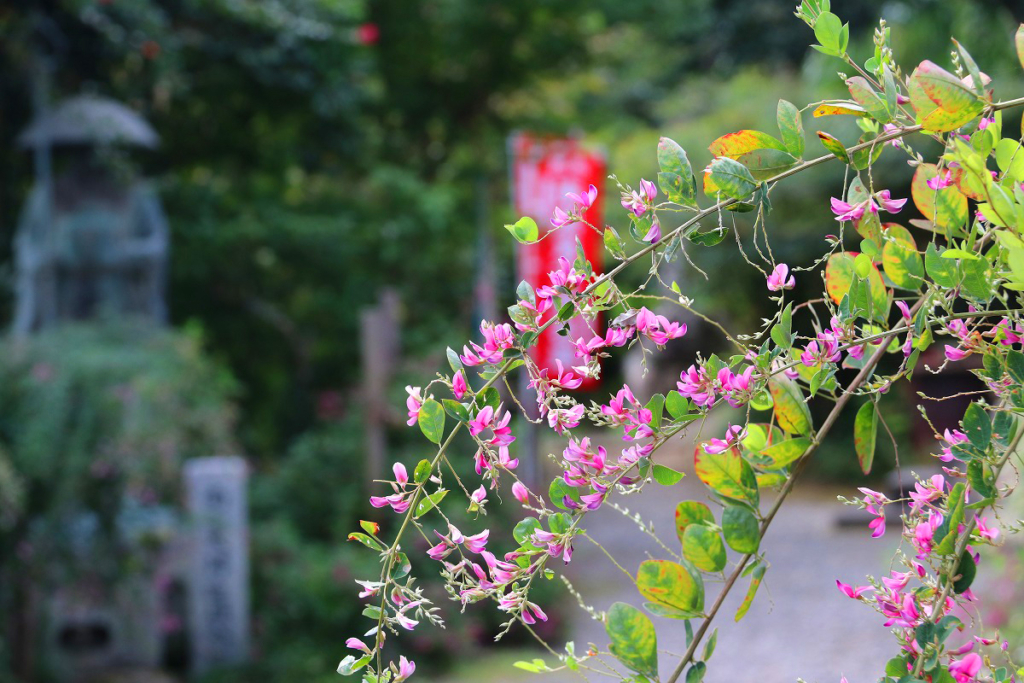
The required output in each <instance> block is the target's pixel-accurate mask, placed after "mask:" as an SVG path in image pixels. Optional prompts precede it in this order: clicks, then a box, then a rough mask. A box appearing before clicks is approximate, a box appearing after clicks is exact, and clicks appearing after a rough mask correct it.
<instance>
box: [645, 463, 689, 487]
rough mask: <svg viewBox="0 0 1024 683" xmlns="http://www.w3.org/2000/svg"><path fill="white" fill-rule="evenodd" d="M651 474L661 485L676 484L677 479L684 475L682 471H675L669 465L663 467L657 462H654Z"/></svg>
mask: <svg viewBox="0 0 1024 683" xmlns="http://www.w3.org/2000/svg"><path fill="white" fill-rule="evenodd" d="M652 475H653V476H654V481H656V482H658V483H659V484H661V485H662V486H672V485H673V484H678V483H679V480H680V479H682V478H683V477H684V476H686V475H685V474H683V473H682V472H677V471H675V470H674V469H672V468H671V467H665V466H664V465H657V464H655V465H654V468H653V469H652Z"/></svg>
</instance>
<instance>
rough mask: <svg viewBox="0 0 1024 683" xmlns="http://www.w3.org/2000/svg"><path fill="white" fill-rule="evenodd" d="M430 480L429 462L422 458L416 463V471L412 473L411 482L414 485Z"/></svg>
mask: <svg viewBox="0 0 1024 683" xmlns="http://www.w3.org/2000/svg"><path fill="white" fill-rule="evenodd" d="M429 478H430V461H429V460H427V459H426V458H424V459H423V460H420V461H419V462H418V463H416V469H414V470H413V471H412V481H413V483H414V484H422V483H423V482H425V481H426V480H427V479H429Z"/></svg>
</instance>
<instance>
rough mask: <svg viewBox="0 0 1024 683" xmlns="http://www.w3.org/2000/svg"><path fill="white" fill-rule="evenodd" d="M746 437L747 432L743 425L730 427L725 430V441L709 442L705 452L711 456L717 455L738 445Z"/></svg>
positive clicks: (705, 446)
mask: <svg viewBox="0 0 1024 683" xmlns="http://www.w3.org/2000/svg"><path fill="white" fill-rule="evenodd" d="M746 435H747V432H746V430H745V429H744V428H743V427H742V426H741V425H729V428H728V429H726V430H725V439H711V440H709V441H708V442H707V443H706V444H704V451H705V452H706V453H710V454H711V455H717V454H718V453H722V452H724V451H727V450H729V449H730V448H732V447H733V446H735V445H736V444H738V443H739V442H740V441H742V440H743V437H745V436H746Z"/></svg>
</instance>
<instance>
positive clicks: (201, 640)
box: [185, 456, 249, 674]
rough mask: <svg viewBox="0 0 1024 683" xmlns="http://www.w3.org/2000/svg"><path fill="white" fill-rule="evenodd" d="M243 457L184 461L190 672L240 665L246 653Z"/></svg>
mask: <svg viewBox="0 0 1024 683" xmlns="http://www.w3.org/2000/svg"><path fill="white" fill-rule="evenodd" d="M246 477H247V468H246V465H245V460H243V459H242V458H239V457H237V456H218V457H212V458H194V459H192V460H189V461H188V462H186V463H185V489H186V504H187V506H188V513H189V519H190V530H191V541H192V548H191V554H190V556H191V567H190V570H189V610H188V612H189V624H188V626H189V629H188V630H189V635H190V640H191V643H192V650H191V655H192V670H193V671H194V672H196V673H200V674H201V673H204V672H206V671H209V670H210V669H212V668H215V667H217V666H226V665H230V664H238V663H240V662H243V661H245V660H246V658H247V656H248V651H249V530H248V521H247V520H248V512H247V504H246Z"/></svg>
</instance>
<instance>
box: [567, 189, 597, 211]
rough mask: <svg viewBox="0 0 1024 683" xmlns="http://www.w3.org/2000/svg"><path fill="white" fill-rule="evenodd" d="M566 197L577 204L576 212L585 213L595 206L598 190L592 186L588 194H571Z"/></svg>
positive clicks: (574, 209)
mask: <svg viewBox="0 0 1024 683" xmlns="http://www.w3.org/2000/svg"><path fill="white" fill-rule="evenodd" d="M565 196H566V197H568V198H569V199H571V200H572V201H573V203H574V204H575V207H574V208H573V211H574V212H578V213H583V212H584V211H586V210H587V209H589V208H590V207H591V206H593V205H594V200H596V199H597V188H596V187H594V186H593V185H591V186H590V189H589V190H587V191H586V192H581V193H579V194H575V193H572V192H570V193H568V194H567V195H565Z"/></svg>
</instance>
